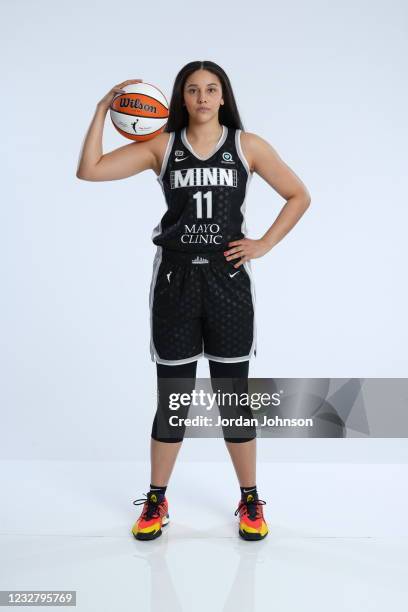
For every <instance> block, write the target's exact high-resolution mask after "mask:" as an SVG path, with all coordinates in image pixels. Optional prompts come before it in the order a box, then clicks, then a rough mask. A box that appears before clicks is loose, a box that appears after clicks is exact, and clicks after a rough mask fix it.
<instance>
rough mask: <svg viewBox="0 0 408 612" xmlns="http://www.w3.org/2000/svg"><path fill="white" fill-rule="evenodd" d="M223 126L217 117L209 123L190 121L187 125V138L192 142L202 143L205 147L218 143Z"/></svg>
mask: <svg viewBox="0 0 408 612" xmlns="http://www.w3.org/2000/svg"><path fill="white" fill-rule="evenodd" d="M222 130H223V127H222V125H221V123H220V122H219V121H218V118H217V117H215V118H214V120H213V121H208V122H207V123H194V122H192V121H190V122H189V124H188V126H187V127H186V135H187V139H188V141H189V142H191V144H200V145H203V146H204V147H205V146H206V145H210V144H212V143H217V142H218V141H219V139H220V138H221V135H222Z"/></svg>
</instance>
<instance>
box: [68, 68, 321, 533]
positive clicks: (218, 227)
mask: <svg viewBox="0 0 408 612" xmlns="http://www.w3.org/2000/svg"><path fill="white" fill-rule="evenodd" d="M140 80H141V79H134V80H129V81H124V82H123V83H120V84H119V85H117V86H115V87H113V88H112V89H111V90H110V91H109V92H108V93H107V94H106V96H104V98H102V100H100V102H99V103H98V104H97V107H96V111H95V115H94V118H93V120H92V122H91V125H90V127H89V130H88V133H87V135H86V138H85V141H84V145H83V148H82V152H81V156H80V161H79V165H78V170H77V177H78V178H80V179H84V180H88V181H111V180H117V179H121V178H126V177H129V176H132V175H134V174H138V173H139V172H143V171H144V170H153V171H154V172H155V174H156V175H157V180H158V182H159V185H160V187H161V189H162V191H163V194H164V197H165V199H166V204H167V211H166V213H165V214H164V215H163V217H162V219H161V221H160V223H159V224H158V225H157V226H156V227H155V228H154V230H153V235H152V240H153V243H154V244H155V245H156V246H157V250H156V255H155V258H154V263H153V275H152V282H151V286H150V325H151V340H150V350H151V358H152V360H153V362H154V361H155V362H156V368H157V384H158V391H159V393H158V405H157V410H156V414H155V418H154V421H153V427H152V432H151V479H150V482H151V484H150V491H149V492H148V493H147V494H146V498H143V499H140V500H135V502H134V504H136V505H139V504H140V505H141V504H143V510H142V512H141V515H140V517H139V518H138V520H137V521H136V523H135V524H134V526H133V528H132V533H133V534H134V536H135V537H136V538H138V539H141V540H151V539H154V538H157V537H158V536H160V535H161V533H162V530H161V528H162V525H165V524H166V523H167V522H168V521H169V513H168V502H167V499H166V496H165V493H166V488H167V485H168V481H169V479H170V475H171V473H172V470H173V467H174V464H175V461H176V458H177V455H178V452H179V450H180V447H181V444H182V440H183V435H184V431H185V427H184V426H183V425H180V426H177V427H174V426H172V427H170V426H169V420H168V417H169V415H170V412H169V402H168V399H169V393H171V392H173V391H174V390H175V389H177V390H178V391H180V387H181V386H183V389H184V390H186V389H189V390H190V392H191V390H192V389H194V384H195V377H196V368H197V359H199V358H200V357H203V356H204V357H206V358H207V359H208V360H209V369H210V375H211V384H212V386H213V389H214V391H215V390H216V388H215V387H214V385H217V382H219V381H222V383H223V385H222V386H223V390H225V389H227V390H229V391H231V390H232V391H237V390H238V391H241V392H245V389H247V383H248V371H249V359H250V357H251V356H253V355H256V325H255V310H254V307H255V290H254V286H253V280H252V274H251V267H250V260H251V259H254V258H256V257H262V256H263V255H265V254H266V253H267V252H268V251H270V250H271V249H272V247H273V246H275V244H277V243H278V242H279V241H280V240H282V238H283V237H284V236H285V235H286V234H287V233H288V232H289V230H290V229H291V228H292V227H293V226H294V225H295V224H296V223H297V221H298V220H299V219H300V217H301V216H302V215H303V213H304V212H305V210H306V209H307V207H308V206H309V204H310V195H309V193H308V191H307V189H306V187H305V185H304V184H303V183H302V181H301V180H300V179H299V178H298V177H297V176H296V174H295V173H294V172H293V171H292V170H291V169H290V168H289V167H288V166H287V165H286V164H285V163H284V162H283V161H282V159H281V158H280V157H279V155H278V154H277V153H276V151H275V150H274V149H273V148H272V147H271V146H270V145H269V144H268V143H267V142H266V141H265V140H263V139H262V138H260V137H259V136H257V135H255V134H252V133H249V132H244V131H243V125H242V122H241V119H240V115H239V113H238V109H237V106H236V102H235V98H234V94H233V91H232V87H231V84H230V81H229V78H228V76H227V75H226V73H225V72H224V70H223V69H222V68H221V67H220V66H218V65H217V64H215V63H213V62H210V61H204V62H199V61H197V62H190V63H188V64H187V65H185V66H184V67H183V68H182V69H181V70H180V72H179V73H178V75H177V77H176V80H175V83H174V88H173V93H172V97H171V101H170V107H169V118H168V122H167V124H166V126H165V131H164V132H161V133H159V134H158V135H157V136H156V137H154V138H153V139H151V140H148V141H144V142H137V143H136V142H133V143H131V144H127V145H125V146H123V147H120V148H118V149H116V150H114V151H111V152H110V153H107V154H103V151H102V133H103V126H104V120H105V116H106V113H107V111H108V110H109V106H110V103H111V101H112V99H113V98H114V96H115V95H116V94H117V93H119V92H122V91H123V89H122V88H123V87H124V86H125V85H127V84H130V83H136V82H138V81H140ZM254 172H256V173H257V174H259V175H260V176H261V177H262V178H263V179H264V180H265V181H267V183H268V184H269V185H270V186H271V187H272V188H273V189H275V190H276V191H277V192H278V193H279V194H280V195H281V196H282V197H283V198H285V199H286V200H287V202H286V203H285V205H284V207H283V208H282V210H281V212H280V214H279V216H278V217H277V219H276V220H275V222H274V223H273V225H272V226H271V227H270V228H269V229H268V230H267V231H266V233H265V234H264V235H263V236H262V238H259V239H251V238H248V237H247V236H246V227H245V219H244V214H245V197H246V193H247V189H248V185H249V182H250V180H251V178H252V174H253V173H254ZM217 390H218V389H217ZM219 409H220V413H221V416H223V413H224V414H226V412H225V407H222V406H219ZM182 412H183V411H182ZM187 412H188V407H186V408H185V410H184V412H183V414H182V415H181V414H180V412H179V413H178V416H180V417H181V416H185V415H186V414H187ZM240 413H242V414H244V415H245V416H251V415H250V414H249V415H248V413H246V412H245V410H243V409H242V408H241V409H240V408H239V407H235V415H237V414H238V415H239V414H240ZM171 414H172V415H174V412H172V413H171ZM229 414H231V413H229ZM180 422H182V419H180ZM223 434H224V439H225V443H226V445H227V448H228V451H229V454H230V456H231V460H232V462H233V466H234V469H235V471H236V474H237V479H238V481H239V485H240V488H241V498H240V500H239V503H238V507H237V509H236V511H235V514H239V530H238V533H239V534H240V536H241V537H242V538H244V539H246V540H260V539H263V538H264V537H265V536H266V535H267V533H268V527H267V524H266V521H265V518H264V516H263V508H262V505H264V504H265V503H266V502H265V501H264V500H261V499H259V497H258V492H257V486H256V430H255V428H254V427H246V428H245V429H242V428H241V429H240V431H239V432H238V433H237V431H236V430H235V429H234V428H227V427H226V428H225V429H224V427H223ZM243 434H245V435H243Z"/></svg>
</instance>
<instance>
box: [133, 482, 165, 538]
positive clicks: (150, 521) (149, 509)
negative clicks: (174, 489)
mask: <svg viewBox="0 0 408 612" xmlns="http://www.w3.org/2000/svg"><path fill="white" fill-rule="evenodd" d="M145 495H146V498H147V499H143V498H142V499H135V501H134V502H133V503H134V505H135V506H140V505H141V504H144V505H143V510H142V513H141V515H140V516H139V518H138V519H137V521H136V523H135V524H134V525H133V527H132V533H133V535H134V536H135V538H137V539H138V540H154V539H155V538H158V537H159V536H161V534H162V530H161V528H162V526H163V525H167V523H168V522H169V520H170V517H169V513H168V509H169V507H168V503H167V499H166V498H165V496H164V495H159V494H157V493H155V492H154V491H149V492H148V493H147V494H145Z"/></svg>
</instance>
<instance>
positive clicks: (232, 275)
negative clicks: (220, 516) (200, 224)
mask: <svg viewBox="0 0 408 612" xmlns="http://www.w3.org/2000/svg"><path fill="white" fill-rule="evenodd" d="M239 272H241V270H237V272H234V274H231V272H230V273H229V275H230V277H231V278H233V277H234V276H235V275H236V274H238V273H239ZM250 490H251V489H250Z"/></svg>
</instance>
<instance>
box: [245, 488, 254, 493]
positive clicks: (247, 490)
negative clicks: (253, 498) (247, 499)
mask: <svg viewBox="0 0 408 612" xmlns="http://www.w3.org/2000/svg"><path fill="white" fill-rule="evenodd" d="M249 491H255V489H244V493H249Z"/></svg>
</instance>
